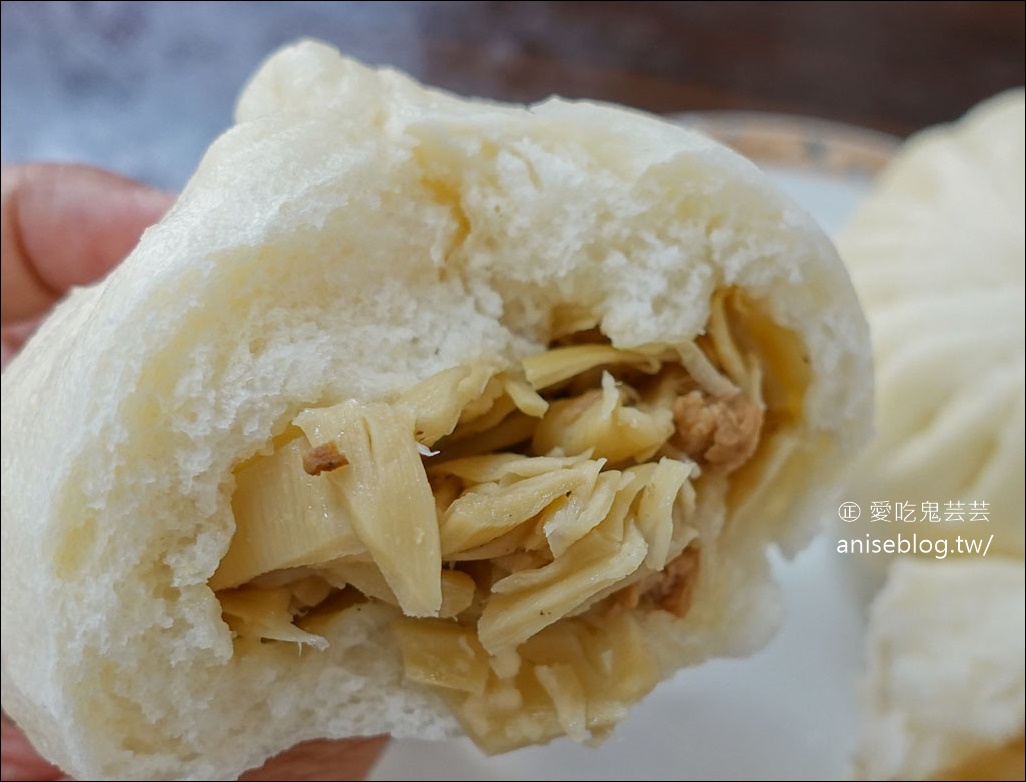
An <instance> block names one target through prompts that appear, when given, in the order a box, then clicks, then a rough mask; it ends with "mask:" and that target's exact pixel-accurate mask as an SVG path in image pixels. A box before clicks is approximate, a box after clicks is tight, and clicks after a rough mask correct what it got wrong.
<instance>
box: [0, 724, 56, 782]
mask: <svg viewBox="0 0 1026 782" xmlns="http://www.w3.org/2000/svg"><path fill="white" fill-rule="evenodd" d="M0 727H2V729H3V737H2V741H0V779H3V780H8V779H11V780H13V779H23V780H50V779H67V777H65V776H64V774H63V773H62V772H61V770H60V769H59V768H57V767H56V766H51V765H50V764H49V763H47V762H46V761H45V760H43V759H42V758H41V757H39V755H37V754H36V751H35V750H34V749H32V745H31V744H29V742H28V739H26V738H25V734H24V733H22V732H21V731H20V730H19V729H18V728H17V726H16V725H15V724H14V723H13V722H11V721H10V720H9V719H8V718H7V715H6V714H5V715H4V717H3V720H2V721H0Z"/></svg>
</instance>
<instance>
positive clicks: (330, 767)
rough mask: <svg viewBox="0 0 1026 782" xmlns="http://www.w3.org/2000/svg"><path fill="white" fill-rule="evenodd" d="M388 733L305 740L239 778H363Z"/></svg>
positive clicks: (383, 745) (386, 739) (386, 741)
mask: <svg viewBox="0 0 1026 782" xmlns="http://www.w3.org/2000/svg"><path fill="white" fill-rule="evenodd" d="M386 744H388V736H374V737H371V738H366V739H347V740H345V741H327V740H318V741H307V742H304V743H303V744H297V745H296V746H295V747H293V748H292V749H290V750H289V751H288V752H283V753H282V754H281V755H278V756H277V757H273V758H271V759H270V760H268V761H267V762H266V763H265V764H264V765H262V766H261V767H260V768H255V769H252V770H251V771H247V772H246V773H245V774H243V775H242V776H241V777H239V779H240V780H262V779H264V780H266V779H310V780H319V779H363V778H364V777H366V776H367V773H368V772H369V771H370V770H371V766H373V765H374V763H375V761H377V759H378V757H379V756H380V755H381V753H382V751H383V750H384V749H385V745H386Z"/></svg>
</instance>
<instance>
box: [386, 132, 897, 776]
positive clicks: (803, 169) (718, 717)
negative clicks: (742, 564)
mask: <svg viewBox="0 0 1026 782" xmlns="http://www.w3.org/2000/svg"><path fill="white" fill-rule="evenodd" d="M700 119H701V124H702V125H703V129H705V130H707V131H711V132H712V133H713V135H717V136H720V137H721V138H723V137H724V135H727V134H721V133H720V132H719V131H720V130H722V127H720V128H709V127H707V126H705V122H706V121H707V120H708V121H718V120H719V119H720V117H717V116H715V115H712V117H711V118H710V117H708V116H705V117H702V118H700ZM729 119H730V121H729V122H728V123H727V125H728V126H729V127H731V128H733V129H734V130H736V129H737V127H738V125H737V122H736V120H737V115H735V116H734V117H733V118H729ZM744 119H745V121H746V123H748V124H747V125H746V126H745V128H744V138H741V139H740V141H741V142H742V143H737V146H739V147H740V148H742V149H745V151H748V152H749V153H750V154H751V152H752V150H751V149H746V147H745V143H744V142H746V141H752V140H756V139H758V140H760V143H762V142H766V141H767V135H766V134H763V133H761V132H759V130H758V128H756V129H755V130H754V131H753V127H752V126H751V122H752V121H753V117H752V116H751V115H746V116H745V117H744ZM754 119H758V117H755V118H754ZM768 120H769V122H768V123H767V124H768V125H769V126H770V128H771V130H773V132H774V133H776V134H777V138H776V141H780V138H779V131H780V130H781V128H782V127H783V125H788V128H789V130H788V132H789V133H790V136H789V138H788V140H787V143H786V144H776V143H775V142H774V149H776V150H778V151H781V150H783V148H784V147H785V146H788V145H790V146H789V150H790V151H789V152H788V154H786V155H785V154H772V153H773V150H772V149H767V148H760V150H759V152H760V154H759V157H758V158H757V159H758V160H761V161H763V162H764V163H765V165H764V168H765V169H766V171H767V172H768V173H769V175H770V176H771V177H772V178H773V179H774V181H775V182H776V183H777V184H778V185H779V186H780V187H781V188H782V189H783V190H784V191H785V192H787V193H788V194H789V195H790V196H791V197H792V198H793V199H794V200H796V201H797V202H798V203H799V204H801V205H802V206H804V207H805V209H806V210H807V211H808V212H809V213H811V214H812V215H813V216H814V217H815V218H816V219H817V220H818V221H819V223H820V224H821V225H822V226H823V228H824V229H825V230H826V231H827V232H828V233H830V234H834V233H836V231H837V229H838V228H839V227H840V226H841V225H842V224H843V223H844V221H845V219H846V218H847V216H848V215H849V214H850V213H851V211H852V209H853V208H854V206H855V205H856V204H857V203H858V201H859V200H860V199H861V198H862V197H863V196H864V195H865V193H866V189H867V187H868V176H869V174H870V173H871V172H872V171H873V170H876V169H877V168H879V165H880V164H881V163H882V161H883V160H885V159H886V152H888V151H889V149H890V148H893V145H894V143H895V142H894V140H891V139H885V138H875V139H871V140H870V141H871V146H872V147H873V150H872V154H868V156H867V155H863V154H861V151H860V154H859V155H856V157H857V161H856V163H857V165H855V166H852V165H849V164H850V163H851V161H852V158H851V156H850V154H849V153H851V148H850V147H848V148H846V149H845V150H844V152H845V155H844V156H843V157H844V159H845V161H847V163H846V164H845V165H844V166H843V167H838V166H837V165H833V164H831V165H824V164H823V161H824V160H829V161H831V162H832V163H836V162H837V160H838V159H839V158H838V157H837V156H836V155H832V153H833V151H836V148H833V149H832V150H830V151H831V155H826V156H824V144H826V145H828V146H829V145H831V144H833V142H834V141H835V140H837V139H838V138H840V137H841V136H840V135H839V134H837V133H830V134H824V133H823V125H822V123H807V122H806V121H803V120H798V119H789V118H777V117H771V118H768ZM795 123H797V124H795ZM756 124H758V123H756ZM795 127H798V128H799V129H801V128H806V129H807V128H811V129H812V130H813V131H814V133H815V136H816V137H815V138H814V139H812V140H811V141H810V139H809V138H808V137H806V138H804V139H801V140H800V142H799V147H800V148H801V149H805V150H807V151H809V152H810V153H811V154H810V155H809V156H808V157H814V158H815V160H810V159H808V157H806V158H805V159H802V158H801V156H800V155H798V156H796V155H795V154H794V151H795V149H796V147H794V143H795V138H794V134H793V131H794V128H795ZM853 133H854V134H856V135H862V134H861V133H859V131H858V129H848V130H846V131H845V133H844V134H843V135H844V136H845V137H846V138H847V140H849V141H850V140H851V138H852V134H853ZM725 140H727V141H731V142H735V143H736V142H738V141H739V137H737V136H736V135H735V136H731V137H729V138H726V139H725ZM862 151H868V148H866V147H863V150H862ZM877 153H880V157H879V160H876V159H875V158H874V155H876V154H877ZM772 160H775V161H777V162H776V163H771V162H768V161H772ZM781 160H784V161H786V164H784V165H781V163H780V161H781ZM874 161H875V162H874ZM825 514H826V516H825V517H824V520H823V521H824V526H825V528H826V529H827V530H829V529H830V528H831V526H832V525H831V523H830V522H831V518H830V514H831V511H830V510H827V511H825ZM833 522H834V523H836V519H833ZM835 545H836V541H833V540H831V538H830V533H829V532H827V533H825V534H824V535H821V536H820V537H819V538H818V539H817V540H816V542H815V543H814V544H813V545H812V546H811V547H810V548H809V549H807V550H806V551H805V552H803V553H802V554H800V555H799V556H798V557H797V558H796V559H795V560H794V561H792V562H785V561H782V560H780V559H777V560H775V561H774V571H775V573H776V576H777V579H778V581H779V583H780V584H781V587H782V591H783V596H784V600H785V603H786V605H787V611H788V617H787V621H786V623H785V625H784V627H783V629H782V630H781V632H780V633H779V634H778V635H777V637H776V639H775V640H774V641H773V642H772V643H771V644H770V645H769V646H768V647H767V648H766V649H764V650H763V651H762V652H761V653H759V654H757V655H755V656H754V657H751V658H748V659H746V660H717V661H713V662H709V663H707V664H705V665H703V666H700V667H698V668H693V669H689V670H684V671H681V672H679V673H678V674H677V675H676V676H675V677H674V678H673V679H672V680H670V681H668V682H664V683H663V684H661V685H660V686H659V687H657V688H656V690H655V692H654V693H652V694H651V695H650V696H649V697H648V698H647V699H645V700H644V701H643V702H642V703H641V704H639V705H637V706H635V707H634V708H633V710H632V712H631V714H630V716H629V717H628V718H627V719H626V720H625V721H624V722H622V723H621V724H620V725H619V726H618V727H617V728H616V730H615V731H614V733H613V735H612V736H611V737H610V738H609V739H608V740H607V741H606V742H605V743H603V744H602V745H600V746H599V747H597V748H590V747H582V746H579V745H577V744H574V743H573V742H572V741H570V740H569V739H560V740H557V741H555V742H553V743H551V744H549V745H547V746H544V747H529V748H527V749H522V750H517V751H514V752H510V753H507V754H505V755H501V756H498V757H487V756H485V755H483V754H482V753H481V752H480V751H479V750H477V749H476V748H475V747H474V745H473V744H472V743H471V742H470V741H469V740H467V739H458V740H454V741H445V742H422V741H412V740H396V741H393V742H392V743H391V745H390V746H389V748H388V750H387V751H386V752H385V755H384V756H383V758H382V759H381V761H380V762H379V763H378V765H377V767H376V768H375V769H374V771H373V772H372V774H371V776H370V779H372V780H401V779H421V780H435V779H437V780H442V779H446V780H472V779H553V780H572V779H589V780H603V779H615V780H622V779H632V778H633V779H679V780H684V779H787V780H799V779H817V780H820V779H840V778H843V777H845V776H846V775H847V774H846V771H847V763H848V758H849V756H850V753H851V751H852V749H853V747H854V743H855V738H856V735H857V732H858V730H859V714H858V702H857V696H856V688H857V683H858V677H859V674H860V671H861V668H862V646H863V635H864V632H865V619H864V600H863V598H864V596H865V595H866V594H867V589H866V584H865V583H862V582H861V581H860V580H859V576H858V574H857V573H856V572H855V571H854V570H853V569H852V568H851V567H850V566H849V564H848V563H847V562H846V561H845V559H844V557H843V556H842V555H839V554H837V553H836V549H835Z"/></svg>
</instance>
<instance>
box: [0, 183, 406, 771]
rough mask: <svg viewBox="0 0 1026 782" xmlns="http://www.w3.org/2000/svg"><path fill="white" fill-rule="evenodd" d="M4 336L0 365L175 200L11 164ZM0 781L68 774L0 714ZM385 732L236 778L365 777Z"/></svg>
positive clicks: (2, 288) (331, 744)
mask: <svg viewBox="0 0 1026 782" xmlns="http://www.w3.org/2000/svg"><path fill="white" fill-rule="evenodd" d="M0 198H2V201H0V220H2V228H0V247H2V251H3V254H2V264H0V272H2V274H0V336H2V348H3V364H4V365H5V366H6V364H7V362H8V361H9V360H10V359H11V358H12V357H13V356H14V355H15V354H16V353H17V352H18V350H19V349H20V348H21V345H22V343H23V342H24V341H25V340H26V339H27V338H28V336H29V335H30V334H31V332H32V330H33V329H34V328H35V326H36V324H37V323H38V322H39V320H40V319H42V318H43V317H44V316H45V315H46V313H47V312H48V311H49V310H50V308H51V307H52V306H53V305H54V304H55V303H56V302H57V301H58V300H59V299H60V298H61V297H62V296H63V295H64V294H65V293H66V292H67V290H68V289H69V288H70V287H72V286H74V285H83V284H86V283H89V282H93V281H94V280H97V279H99V278H101V277H102V276H103V275H104V274H106V273H107V272H108V271H109V270H110V269H111V268H113V267H114V266H115V265H117V263H118V262H119V261H121V259H122V258H124V257H125V256H126V255H127V254H128V253H129V251H130V250H131V249H132V247H134V246H135V243H136V242H137V241H138V240H139V236H140V235H141V234H142V232H143V230H144V229H145V228H146V227H147V226H149V225H151V224H152V223H154V222H155V221H156V220H158V219H159V218H160V217H161V215H163V214H164V212H165V211H166V210H167V208H168V207H169V206H170V205H171V202H172V201H173V200H174V197H173V196H172V195H170V194H168V193H163V192H160V191H159V190H154V189H152V188H150V187H147V186H145V185H142V184H140V183H138V182H133V181H131V180H128V179H124V178H123V177H120V176H118V175H116V174H112V173H110V172H107V171H102V170H100V169H96V168H91V167H87V166H78V165H25V166H7V167H4V168H3V170H2V174H0ZM2 724H3V737H2V738H3V740H2V764H0V772H2V773H0V779H3V780H15V779H22V780H50V779H68V777H66V776H64V775H63V774H62V772H61V771H60V770H59V769H57V768H55V767H54V766H51V765H50V764H49V763H47V762H46V761H45V760H43V759H42V758H41V757H40V756H39V755H37V754H36V752H35V750H33V749H32V745H31V744H29V742H28V740H27V739H26V738H25V736H24V734H23V733H22V732H21V731H20V730H19V729H18V728H17V727H16V726H15V725H14V723H12V722H11V721H10V720H9V719H8V718H7V716H6V715H4V717H3V723H2ZM387 741H388V739H387V737H380V736H379V737H374V738H367V739H351V740H348V741H309V742H306V743H304V744H300V745H298V746H296V747H293V748H292V749H290V750H289V751H288V752H285V753H283V754H281V755H279V756H278V757H275V758H272V759H271V760H269V761H268V762H267V763H266V764H265V765H263V766H262V767H261V768H258V769H254V770H252V771H248V772H246V773H245V774H244V775H243V776H242V779H248V780H262V779H294V780H317V779H362V778H363V777H364V776H366V774H367V772H368V771H369V770H370V768H371V766H372V765H373V764H374V761H375V760H377V758H378V756H379V755H380V754H381V751H382V750H383V749H384V746H385V743H386V742H387Z"/></svg>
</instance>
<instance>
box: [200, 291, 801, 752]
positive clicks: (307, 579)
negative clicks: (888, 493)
mask: <svg viewBox="0 0 1026 782" xmlns="http://www.w3.org/2000/svg"><path fill="white" fill-rule="evenodd" d="M772 330H775V332H774V333H773V334H767V332H768V331H772ZM755 332H763V333H755ZM784 342H786V343H787V344H786V347H787V348H788V349H789V350H790V349H792V348H794V347H795V345H798V341H797V339H796V338H795V337H794V336H793V335H791V334H790V333H789V332H784V331H783V330H782V329H780V328H779V327H777V326H775V325H772V324H770V322H769V320H768V319H766V318H764V317H762V316H760V315H758V314H757V312H756V311H755V310H753V308H752V307H751V306H750V305H749V304H748V302H747V301H746V300H744V299H743V298H742V297H741V294H740V293H738V292H737V291H733V290H728V291H722V292H720V293H719V294H717V296H716V297H715V298H714V300H713V306H712V315H711V318H710V321H709V324H708V327H707V330H706V334H704V335H703V336H701V337H700V338H699V339H698V340H697V341H696V342H695V343H693V344H691V345H686V346H684V347H683V348H680V347H670V346H660V347H656V348H650V349H644V350H640V349H637V350H620V349H618V348H616V347H614V346H613V345H611V344H609V343H608V341H606V340H605V339H604V338H603V337H602V336H601V334H599V333H598V331H597V330H592V331H589V332H584V333H580V334H577V335H574V336H573V337H572V338H569V339H562V340H557V342H555V343H554V344H553V345H552V346H551V347H550V348H549V349H548V350H546V351H545V352H543V353H540V354H537V355H534V356H530V357H528V358H526V359H524V360H523V361H522V362H520V363H518V364H516V365H514V366H493V365H488V364H484V363H481V364H475V365H473V366H460V367H454V368H452V369H448V370H445V371H443V372H440V373H438V374H436V375H434V376H432V377H429V378H427V379H426V380H424V381H422V382H420V383H419V384H417V385H416V386H414V387H413V388H410V389H409V390H407V391H405V392H404V393H401V394H399V395H397V396H395V397H394V398H392V399H388V400H380V401H374V402H362V401H357V400H349V401H346V402H343V403H341V404H338V405H335V406H332V407H323V408H315V409H309V410H305V411H303V412H302V413H301V414H299V415H298V416H297V417H296V418H295V419H294V421H293V422H292V425H290V426H289V427H288V428H287V429H286V431H285V432H284V433H282V434H281V435H279V436H278V437H277V438H276V439H275V441H274V445H275V447H274V450H273V452H272V453H270V454H269V455H266V456H256V457H254V458H252V459H250V460H248V461H246V462H244V463H242V464H241V465H239V467H238V468H237V469H236V471H235V478H236V489H235V493H234V495H233V499H232V507H233V511H234V514H235V519H236V531H235V535H234V537H233V538H232V541H231V544H230V546H229V549H228V552H227V554H226V555H225V557H224V559H223V560H222V562H221V564H220V566H219V568H218V570H217V571H216V572H215V573H214V575H213V576H212V577H211V579H210V582H209V583H210V587H211V588H212V589H213V590H214V591H215V592H216V593H217V595H218V597H219V599H220V601H221V605H222V610H223V616H224V619H225V621H226V622H227V623H228V625H229V626H230V627H231V629H232V630H233V632H234V633H235V634H236V636H237V638H239V639H247V640H249V641H256V642H260V641H264V642H289V643H296V644H306V645H309V646H312V647H315V648H323V647H324V646H325V645H326V644H327V640H326V639H324V638H323V637H321V636H319V635H317V634H316V633H315V632H312V631H311V629H304V624H305V618H306V617H307V614H308V612H310V611H311V610H312V609H314V608H317V609H318V611H322V610H323V609H324V607H325V606H329V605H332V604H333V602H332V600H331V598H332V596H339V595H340V594H341V595H342V596H345V597H347V598H348V603H347V601H346V600H339V599H336V600H335V601H334V602H335V603H341V604H342V605H346V604H351V603H352V601H354V600H359V601H363V600H369V601H375V602H378V603H384V604H387V605H389V606H393V607H394V611H395V615H396V621H395V633H396V638H397V640H398V643H399V646H400V648H401V650H402V653H403V657H404V663H405V672H406V676H407V678H408V679H409V680H411V681H414V682H418V683H420V684H423V685H428V686H430V687H433V688H437V689H438V690H439V691H440V692H441V693H443V694H444V696H445V697H446V699H447V701H448V702H449V703H450V704H451V706H452V708H453V709H454V712H455V713H456V715H457V716H458V718H459V719H460V720H461V722H462V723H463V725H464V727H465V728H466V730H467V732H468V733H469V734H470V735H471V737H472V738H474V739H475V740H476V741H477V742H478V744H479V745H480V746H482V747H483V748H484V749H486V750H489V751H502V750H506V749H511V748H513V747H516V746H520V745H524V744H528V743H536V742H539V741H544V740H546V739H550V738H553V737H555V736H558V735H563V734H567V735H570V736H571V737H573V738H575V739H577V740H585V739H587V738H588V737H589V736H592V737H600V736H601V735H602V734H603V733H604V732H606V731H608V730H609V729H610V728H611V727H612V725H614V724H615V723H616V722H617V721H618V720H620V719H621V718H622V717H623V716H624V714H625V710H626V707H627V706H628V705H629V704H631V703H633V702H635V701H637V700H639V699H640V698H641V697H643V696H644V695H645V694H646V693H647V692H648V691H649V690H650V689H651V688H652V687H653V686H654V685H655V683H656V682H657V681H658V680H659V679H660V678H661V677H662V672H661V671H660V670H659V669H658V665H657V663H656V661H655V659H654V656H653V655H652V654H651V653H650V652H648V651H647V650H646V644H645V641H644V637H643V633H642V631H641V629H640V626H639V623H638V616H639V615H640V613H639V612H652V611H669V612H672V613H673V614H675V615H677V616H684V615H685V614H686V613H687V611H688V609H689V607H690V605H691V601H692V597H693V594H694V591H695V587H696V579H697V578H698V576H699V573H700V571H701V568H702V540H701V536H700V534H699V528H698V526H697V525H696V524H695V519H694V515H695V512H696V498H697V494H696V492H698V491H703V490H709V491H713V490H718V491H720V492H723V491H724V488H723V487H724V486H726V485H727V482H726V481H723V480H719V481H708V482H705V481H703V480H701V477H702V476H708V475H720V476H725V475H728V474H731V473H734V472H735V471H739V470H741V471H743V470H745V469H748V468H750V467H755V466H756V464H755V462H762V463H764V464H763V465H762V466H763V467H764V469H762V470H761V472H762V474H760V475H758V476H754V477H747V479H746V484H747V485H750V486H752V487H755V489H757V488H758V487H760V486H765V485H766V484H767V482H768V481H769V480H770V478H771V476H767V475H766V474H765V472H766V470H773V469H778V468H779V465H780V462H781V458H780V457H779V454H777V455H774V454H773V453H769V452H771V451H772V450H773V449H770V448H760V446H761V445H765V441H766V439H767V437H768V436H769V434H771V433H772V432H773V431H775V430H782V429H783V428H785V427H786V425H787V423H788V422H789V421H790V420H791V419H793V418H794V417H796V416H797V415H798V413H799V412H800V399H801V395H802V392H803V391H804V383H805V382H806V379H805V378H804V377H801V376H799V375H800V373H798V375H796V374H795V373H794V372H791V371H789V370H788V369H787V368H786V367H785V368H784V369H783V370H781V369H780V368H779V367H778V368H777V369H774V368H773V366H772V364H773V363H774V362H776V360H777V357H776V355H775V354H777V353H778V349H779V348H780V347H781V345H782V344H783V343H784ZM767 347H768V348H769V349H767ZM798 363H799V364H800V363H801V362H800V361H799V362H798ZM796 400H797V401H796ZM762 451H766V452H767V455H766V457H765V458H762V456H761V452H762ZM757 452H759V453H760V455H757ZM774 465H776V466H774ZM755 489H753V490H755ZM746 499H750V498H746Z"/></svg>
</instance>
